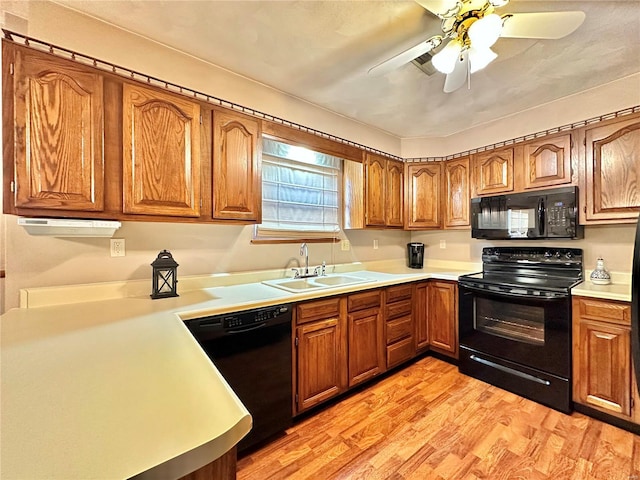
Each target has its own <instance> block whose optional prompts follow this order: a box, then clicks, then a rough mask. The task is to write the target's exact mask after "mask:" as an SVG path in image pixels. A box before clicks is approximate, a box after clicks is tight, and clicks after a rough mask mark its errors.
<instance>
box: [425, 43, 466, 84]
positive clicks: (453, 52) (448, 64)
mask: <svg viewBox="0 0 640 480" xmlns="http://www.w3.org/2000/svg"><path fill="white" fill-rule="evenodd" d="M461 50H462V44H461V43H460V42H458V41H456V40H451V41H450V42H449V43H447V44H446V45H445V47H444V48H443V49H442V50H440V51H439V52H438V53H436V54H435V55H434V56H433V58H432V59H431V63H432V64H433V66H434V67H435V68H436V70H438V71H439V72H441V73H446V74H447V75H448V74H449V73H451V72H453V69H454V68H455V66H456V61H457V60H458V56H459V55H460V51H461Z"/></svg>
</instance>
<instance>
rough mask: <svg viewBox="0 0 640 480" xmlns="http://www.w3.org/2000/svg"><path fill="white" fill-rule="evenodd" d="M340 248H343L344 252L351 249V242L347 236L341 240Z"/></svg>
mask: <svg viewBox="0 0 640 480" xmlns="http://www.w3.org/2000/svg"><path fill="white" fill-rule="evenodd" d="M340 248H342V251H344V252H346V251H349V250H351V242H350V241H349V240H347V239H346V238H345V239H343V240H342V242H340Z"/></svg>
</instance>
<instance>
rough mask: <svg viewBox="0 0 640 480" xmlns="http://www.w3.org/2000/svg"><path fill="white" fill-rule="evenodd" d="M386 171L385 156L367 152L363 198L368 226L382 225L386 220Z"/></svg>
mask: <svg viewBox="0 0 640 480" xmlns="http://www.w3.org/2000/svg"><path fill="white" fill-rule="evenodd" d="M386 171H387V159H386V158H384V157H381V156H379V155H375V154H372V153H367V157H366V162H365V170H364V181H365V192H364V195H365V196H364V198H365V223H366V224H367V226H369V227H384V226H385V225H386V222H387V219H386V216H387V214H386V210H387V208H386V203H387V199H386V194H385V188H386V183H387V181H386Z"/></svg>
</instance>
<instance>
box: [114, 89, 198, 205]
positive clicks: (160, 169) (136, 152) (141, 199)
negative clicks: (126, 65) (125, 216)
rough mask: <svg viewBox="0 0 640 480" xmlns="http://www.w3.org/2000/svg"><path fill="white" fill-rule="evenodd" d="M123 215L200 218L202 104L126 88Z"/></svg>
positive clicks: (174, 96)
mask: <svg viewBox="0 0 640 480" xmlns="http://www.w3.org/2000/svg"><path fill="white" fill-rule="evenodd" d="M122 102H123V117H124V119H123V138H122V141H123V178H122V185H123V193H124V198H123V200H124V204H123V210H124V213H135V214H142V215H170V216H179V217H198V216H199V215H200V106H199V105H198V104H196V103H193V102H190V101H188V100H186V99H184V98H183V97H180V96H177V95H172V94H169V93H165V92H160V91H157V90H155V89H150V88H146V87H143V86H140V85H132V84H124V85H123V90H122Z"/></svg>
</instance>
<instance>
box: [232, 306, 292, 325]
mask: <svg viewBox="0 0 640 480" xmlns="http://www.w3.org/2000/svg"><path fill="white" fill-rule="evenodd" d="M290 311H291V306H290V305H277V306H273V307H264V308H260V309H257V310H248V311H246V312H238V313H232V314H228V315H222V326H223V328H224V329H234V328H241V327H246V326H248V325H253V324H256V323H263V322H266V321H268V320H273V319H274V318H277V317H280V316H282V315H287V314H290Z"/></svg>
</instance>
